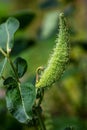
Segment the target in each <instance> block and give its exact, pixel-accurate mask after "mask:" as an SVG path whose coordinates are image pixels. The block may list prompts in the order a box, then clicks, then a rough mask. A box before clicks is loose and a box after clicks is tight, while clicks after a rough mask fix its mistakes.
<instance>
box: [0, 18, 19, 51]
mask: <svg viewBox="0 0 87 130" xmlns="http://www.w3.org/2000/svg"><path fill="white" fill-rule="evenodd" d="M18 27H19V22H18V20H17V19H15V18H13V17H10V18H9V19H8V20H7V21H6V22H5V23H3V24H1V25H0V48H1V49H3V50H4V51H6V52H7V53H9V52H10V51H11V49H12V47H13V36H14V33H15V32H16V30H17V29H18Z"/></svg>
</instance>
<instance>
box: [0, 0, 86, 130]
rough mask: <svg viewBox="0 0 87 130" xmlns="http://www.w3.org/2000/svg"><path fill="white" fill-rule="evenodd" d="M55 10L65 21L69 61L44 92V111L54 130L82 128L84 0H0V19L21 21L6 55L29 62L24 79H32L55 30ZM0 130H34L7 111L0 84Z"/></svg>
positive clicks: (49, 48)
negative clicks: (57, 77) (68, 43)
mask: <svg viewBox="0 0 87 130" xmlns="http://www.w3.org/2000/svg"><path fill="white" fill-rule="evenodd" d="M59 12H64V14H65V16H66V18H67V24H68V26H69V32H70V45H71V52H70V63H69V66H68V67H67V70H66V71H65V73H64V75H63V76H62V78H61V79H60V81H58V82H56V83H55V84H54V85H53V87H52V88H51V89H49V90H47V91H46V92H45V97H44V100H43V103H42V107H43V114H44V115H45V117H47V118H48V117H50V119H52V120H51V121H52V124H53V130H64V128H65V127H68V126H72V127H73V128H74V129H75V130H87V0H0V24H1V23H2V22H4V21H5V20H6V19H7V18H8V17H10V16H14V17H15V18H17V19H18V20H19V22H20V28H19V30H18V31H17V33H16V35H15V40H14V44H15V45H14V48H13V50H12V54H11V55H12V59H15V57H17V56H21V57H23V58H25V59H26V61H27V63H28V70H27V72H26V74H25V76H24V77H23V78H22V79H21V80H22V81H23V82H25V81H30V82H34V80H35V73H36V69H37V67H39V66H41V65H42V66H46V63H47V60H48V58H49V55H50V54H51V52H52V48H53V47H54V46H55V39H56V36H57V35H56V34H58V14H59ZM48 123H49V122H48ZM46 125H47V124H46ZM48 125H49V124H48ZM0 130H36V129H35V128H32V127H31V128H28V127H27V126H25V125H23V124H20V123H19V122H18V121H16V120H15V119H14V118H12V116H11V115H10V114H9V112H8V111H7V108H6V103H5V91H4V89H3V87H2V83H0Z"/></svg>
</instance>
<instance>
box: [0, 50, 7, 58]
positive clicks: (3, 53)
mask: <svg viewBox="0 0 87 130" xmlns="http://www.w3.org/2000/svg"><path fill="white" fill-rule="evenodd" d="M0 52H1V53H2V54H3V55H4V56H5V57H7V54H6V53H5V52H4V51H3V50H2V49H1V48H0Z"/></svg>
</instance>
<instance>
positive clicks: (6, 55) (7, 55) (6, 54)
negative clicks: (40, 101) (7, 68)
mask: <svg viewBox="0 0 87 130" xmlns="http://www.w3.org/2000/svg"><path fill="white" fill-rule="evenodd" d="M0 52H1V53H2V54H3V55H4V56H5V57H7V59H8V61H9V63H10V65H11V68H12V70H13V72H14V74H15V77H16V79H17V81H18V82H19V83H20V81H19V78H18V74H17V72H16V70H15V67H14V65H13V62H12V60H11V59H10V57H9V54H8V53H5V52H4V51H3V49H2V48H0Z"/></svg>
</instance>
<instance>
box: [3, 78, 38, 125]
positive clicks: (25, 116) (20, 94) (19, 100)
mask: <svg viewBox="0 0 87 130" xmlns="http://www.w3.org/2000/svg"><path fill="white" fill-rule="evenodd" d="M4 85H6V86H7V91H6V103H7V108H8V110H9V111H10V113H11V114H12V115H13V116H14V117H15V118H16V119H17V120H18V121H19V122H21V123H26V124H27V123H28V122H29V121H31V120H32V107H33V105H34V101H35V98H36V93H35V87H34V86H33V85H32V84H30V83H25V84H18V83H17V82H16V80H15V79H13V78H12V77H9V78H7V79H6V80H5V81H4Z"/></svg>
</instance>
